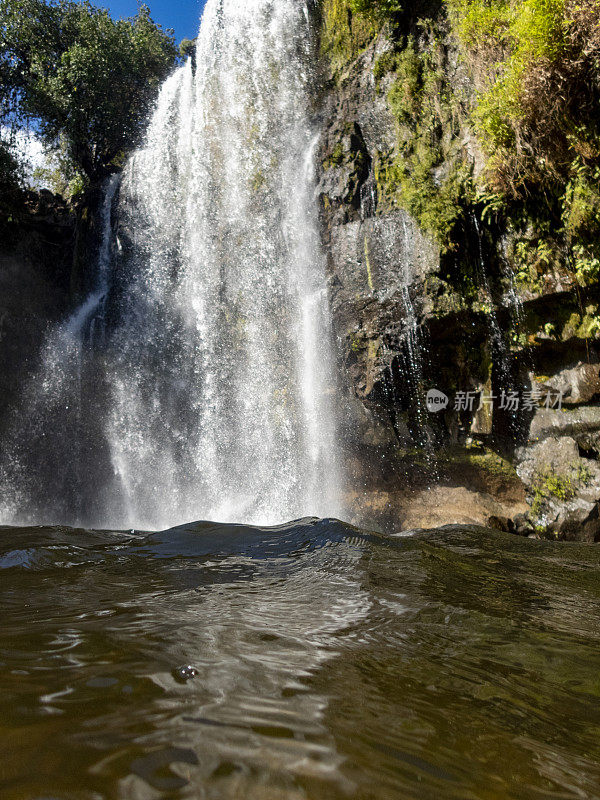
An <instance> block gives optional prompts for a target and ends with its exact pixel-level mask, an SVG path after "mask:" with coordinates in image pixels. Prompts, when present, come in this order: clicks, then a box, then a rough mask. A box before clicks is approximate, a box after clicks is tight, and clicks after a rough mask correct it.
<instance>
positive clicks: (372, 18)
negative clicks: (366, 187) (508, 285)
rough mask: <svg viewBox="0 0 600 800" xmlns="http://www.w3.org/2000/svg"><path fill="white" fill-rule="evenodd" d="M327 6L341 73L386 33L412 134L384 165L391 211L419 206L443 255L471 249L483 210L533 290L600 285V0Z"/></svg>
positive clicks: (393, 97) (390, 88) (378, 173)
mask: <svg viewBox="0 0 600 800" xmlns="http://www.w3.org/2000/svg"><path fill="white" fill-rule="evenodd" d="M400 5H401V6H402V7H400ZM322 9H323V26H322V30H323V36H322V49H323V52H324V54H325V55H327V56H329V58H330V60H331V62H332V66H333V71H334V74H340V72H341V73H343V71H344V69H346V68H347V67H348V65H349V64H350V63H351V62H352V61H353V60H354V59H355V58H357V57H358V55H359V54H360V53H361V51H362V50H364V48H366V47H367V46H368V45H369V44H370V43H371V42H372V41H373V40H374V39H375V38H376V37H377V36H378V35H379V34H380V33H381V32H382V30H383V29H384V28H385V32H386V36H385V39H382V41H387V42H388V48H387V49H386V50H385V51H384V52H383V53H382V54H381V55H380V56H379V58H378V59H377V60H376V62H375V65H374V68H373V76H374V80H375V83H376V86H377V90H378V91H379V92H381V93H385V94H386V95H387V98H388V101H389V107H390V110H391V111H392V112H393V114H394V116H395V118H396V120H397V124H398V142H397V146H396V147H395V148H394V150H393V151H391V152H384V153H379V154H377V156H376V158H375V159H374V169H375V177H376V180H377V184H378V189H379V195H380V208H381V209H382V210H383V211H385V209H386V208H389V207H390V206H392V205H400V206H402V207H404V208H406V209H407V210H408V211H409V212H410V213H411V214H412V215H413V216H414V217H415V219H416V220H417V221H418V222H419V224H420V226H421V227H422V228H423V230H425V231H427V232H429V233H430V234H431V235H432V236H433V237H434V238H435V239H436V240H437V242H438V243H439V245H440V247H441V249H442V252H448V251H458V250H459V249H460V247H461V246H462V242H461V236H462V235H463V234H464V227H465V219H466V217H467V215H468V214H472V213H473V212H474V213H476V215H477V216H478V218H479V219H480V220H481V222H482V223H483V224H484V225H487V226H491V227H492V228H493V229H494V230H495V231H498V230H499V229H502V228H504V229H506V230H508V231H509V232H510V233H511V237H512V241H513V245H514V252H513V254H512V255H513V259H514V264H515V271H516V273H517V274H516V278H517V283H518V284H519V285H521V286H522V287H524V288H527V289H531V290H534V291H539V290H540V288H541V286H542V283H543V279H544V276H545V275H546V274H549V273H552V272H553V271H554V272H556V271H557V270H560V271H561V273H562V274H563V275H564V274H566V275H567V277H569V278H570V279H571V280H572V281H573V282H576V283H577V284H579V285H580V286H589V285H590V284H593V283H596V282H597V281H598V279H599V277H600V237H599V236H598V231H599V226H600V115H599V114H598V109H599V107H600V77H599V76H600V0H440V2H437V3H436V2H429V3H427V2H424V3H419V4H417V3H413V2H408V0H407V2H405V3H402V4H397V3H377V2H374V0H373V1H372V2H355V1H353V0H323V2H322ZM465 87H466V88H465ZM467 142H468V143H469V144H468V147H467V146H465V145H466V143H467ZM474 155H475V157H476V159H477V164H478V167H477V171H476V173H475V171H474V169H473V165H474V163H475V162H474V158H473V156H474Z"/></svg>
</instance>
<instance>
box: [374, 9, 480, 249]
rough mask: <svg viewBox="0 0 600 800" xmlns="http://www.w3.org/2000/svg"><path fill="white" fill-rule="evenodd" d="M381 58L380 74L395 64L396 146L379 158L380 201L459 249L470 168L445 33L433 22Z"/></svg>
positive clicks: (443, 244)
mask: <svg viewBox="0 0 600 800" xmlns="http://www.w3.org/2000/svg"><path fill="white" fill-rule="evenodd" d="M381 58H382V59H383V58H385V61H384V62H383V63H380V62H378V63H377V64H376V69H377V75H380V74H382V73H383V70H384V68H385V69H388V68H391V69H393V80H392V83H391V85H390V88H389V90H388V102H389V106H390V110H391V111H392V113H393V114H394V116H395V118H396V120H397V123H398V145H397V148H396V150H395V152H394V153H387V154H383V153H378V154H377V156H376V158H375V163H374V172H375V180H376V183H377V187H378V191H379V197H380V203H381V204H382V208H383V209H385V208H389V207H390V206H394V205H399V206H401V207H403V208H405V209H406V210H407V211H409V212H410V214H412V216H413V217H415V219H416V220H417V221H418V223H419V225H420V227H421V228H422V229H423V230H424V231H426V232H428V233H430V234H431V235H432V236H433V237H434V238H435V240H436V241H437V243H438V244H439V245H440V248H441V250H442V252H445V251H449V250H453V249H456V247H457V242H456V239H455V237H454V232H455V227H456V223H457V221H458V220H459V219H460V218H461V217H462V216H463V214H464V210H465V205H466V204H468V203H469V202H470V199H471V195H472V194H473V185H472V181H471V172H472V167H471V164H470V163H469V160H468V158H467V157H466V154H465V153H464V152H463V151H462V148H461V144H460V142H459V140H458V133H459V125H458V122H457V113H456V112H457V105H458V101H457V99H456V97H455V96H454V93H453V90H452V88H451V86H450V83H449V81H448V78H447V75H446V69H445V67H446V63H445V59H446V54H445V48H444V45H443V37H442V34H441V32H440V31H439V30H438V29H437V28H436V26H435V25H434V24H433V23H432V24H430V25H429V27H428V29H427V31H426V35H425V37H424V39H423V41H422V42H421V43H420V44H418V43H417V41H416V39H415V38H414V37H413V36H409V37H407V39H406V42H405V44H404V46H403V47H402V48H399V47H398V48H397V49H396V50H395V51H394V52H392V53H386V54H384V56H382V57H381Z"/></svg>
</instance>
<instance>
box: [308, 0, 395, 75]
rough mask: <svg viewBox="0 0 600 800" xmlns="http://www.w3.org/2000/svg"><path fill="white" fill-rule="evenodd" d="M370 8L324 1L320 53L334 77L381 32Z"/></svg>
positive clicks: (345, 1) (348, 1)
mask: <svg viewBox="0 0 600 800" xmlns="http://www.w3.org/2000/svg"><path fill="white" fill-rule="evenodd" d="M381 24H382V23H381V21H380V19H379V18H378V17H377V15H376V14H374V13H373V12H372V10H370V9H364V10H361V9H360V8H358V7H357V4H356V3H355V2H352V1H351V0H322V3H321V36H320V39H321V54H322V55H323V56H324V57H325V58H326V59H327V60H328V61H329V63H330V66H331V68H332V72H333V73H334V74H339V73H341V72H343V71H344V70H345V69H346V68H347V67H348V66H349V64H350V63H352V62H353V61H354V60H355V59H356V58H357V56H358V55H359V54H360V52H361V51H362V50H363V49H364V48H365V47H366V46H367V45H368V44H369V42H371V41H372V40H373V39H374V38H375V36H377V34H378V33H379V31H380V30H381Z"/></svg>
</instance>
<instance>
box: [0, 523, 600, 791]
mask: <svg viewBox="0 0 600 800" xmlns="http://www.w3.org/2000/svg"><path fill="white" fill-rule="evenodd" d="M0 603H1V609H2V611H1V615H2V616H1V618H0V631H1V636H0V688H1V692H0V796H2V797H6V798H8V799H9V800H21V798H26V799H27V800H71V799H72V798H77V799H78V800H79V798H85V799H86V800H87V799H89V800H101V799H103V798H127V800H137V798H140V799H142V800H146V798H148V800H151V799H153V798H244V800H252V799H254V798H257V799H258V798H260V800H271V798H273V799H275V798H281V799H282V800H283V798H286V799H288V798H294V799H295V798H315V799H317V798H318V799H319V800H320V799H321V798H323V800H325V799H327V800H329V799H330V798H332V799H335V798H338V797H339V798H364V799H365V800H366V798H372V799H373V800H374V799H375V798H377V800H385V799H386V798H418V800H429V798H431V800H440V798H442V799H443V798H452V799H454V798H456V800H470V799H471V798H481V800H495V799H496V798H498V799H499V798H515V799H516V800H517V799H518V800H529V799H531V800H542V798H548V800H550V798H552V800H557V799H558V798H561V799H562V798H565V799H566V798H597V797H600V789H599V788H598V787H600V550H599V549H598V548H596V547H594V546H585V545H575V544H554V543H552V542H545V541H534V540H527V539H519V538H517V537H512V536H510V535H505V534H501V533H498V532H492V531H488V530H485V529H481V528H464V527H448V528H443V529H440V530H437V531H431V532H417V533H414V534H411V535H408V536H407V535H403V536H397V537H395V536H384V535H380V534H374V533H369V532H365V531H361V530H358V529H356V528H352V527H350V526H347V525H344V524H343V523H340V522H337V521H334V520H317V519H314V520H313V519H310V520H301V521H297V522H293V523H290V524H288V525H285V526H281V527H278V528H262V529H261V528H251V527H244V526H234V525H217V524H212V523H196V524H192V525H187V526H182V527H180V528H175V529H172V530H170V531H166V532H164V533H152V534H145V533H141V532H131V533H114V532H105V531H84V530H73V529H69V528H41V527H36V528H24V529H15V528H2V529H0Z"/></svg>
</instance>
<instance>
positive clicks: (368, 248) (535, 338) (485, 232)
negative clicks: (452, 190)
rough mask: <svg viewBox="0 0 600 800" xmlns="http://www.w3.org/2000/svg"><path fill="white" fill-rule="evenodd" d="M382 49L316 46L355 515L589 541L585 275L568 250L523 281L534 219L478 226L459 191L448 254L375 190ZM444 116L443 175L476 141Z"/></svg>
mask: <svg viewBox="0 0 600 800" xmlns="http://www.w3.org/2000/svg"><path fill="white" fill-rule="evenodd" d="M348 25H349V30H352V25H353V22H352V18H351V17H349V18H348ZM427 46H428V42H427V40H422V41H421V43H420V44H419V47H421V48H427ZM436 46H438V45H436ZM395 47H396V48H397V43H395V42H394V41H392V39H391V37H390V32H389V29H387V28H386V27H384V28H383V29H382V30H381V31H380V32H379V34H378V35H375V36H373V37H371V38H370V39H369V37H367V44H366V46H364V47H363V48H362V49H361V48H358V50H357V53H356V55H355V57H352V58H346V60H345V62H344V63H343V64H342V67H340V64H339V61H336V60H335V59H333V58H332V57H331V52H329V53H327V52H325V53H324V56H323V58H322V71H323V72H322V82H323V90H322V92H321V95H320V100H319V105H318V108H317V116H318V119H319V122H320V124H321V127H322V136H321V139H320V144H319V149H318V166H319V176H318V177H319V183H318V196H319V203H320V209H321V223H322V238H323V242H324V245H325V248H326V252H327V256H328V263H329V275H330V287H331V302H332V309H333V315H334V325H335V331H336V334H337V337H338V344H339V354H340V360H341V362H342V365H343V370H344V372H345V375H346V376H347V386H348V389H349V393H350V395H351V397H350V399H349V407H350V409H351V411H350V414H349V420H348V425H347V430H346V443H347V447H348V463H349V464H350V465H351V470H352V471H353V481H354V491H353V492H352V495H351V498H350V500H351V503H352V505H353V508H354V511H355V519H356V521H357V522H362V523H365V522H374V521H376V522H377V523H378V524H379V525H386V524H387V525H389V526H390V527H394V526H395V527H397V526H398V524H399V523H400V524H401V525H402V526H403V527H410V526H421V527H427V526H429V525H435V524H443V523H449V522H483V523H487V524H492V525H494V526H496V527H501V528H504V529H507V530H512V531H514V532H515V533H520V534H523V535H542V534H543V535H551V536H555V537H558V538H566V539H580V540H585V541H599V540H600V520H599V514H598V508H599V501H600V467H599V466H598V454H599V452H600V407H599V405H598V403H599V401H600V383H599V380H600V358H599V355H600V353H599V350H598V341H599V338H598V337H599V335H600V317H599V316H598V310H599V308H600V287H599V285H598V282H597V281H589V282H587V284H586V285H583V286H582V285H581V283H578V282H577V281H576V280H575V278H574V276H573V273H572V270H570V269H569V264H568V263H566V259H565V263H564V264H561V263H560V262H558V263H555V264H554V266H553V267H552V269H545V270H543V274H542V275H537V274H536V277H535V280H525V281H524V280H523V279H522V275H519V270H521V271H522V266H521V265H520V263H519V261H518V259H517V257H516V253H517V252H522V250H523V247H524V245H523V239H524V238H525V239H526V238H527V236H529V237H531V238H534V237H535V231H533V230H530V231H525V232H523V231H520V232H519V234H518V235H517V234H516V233H515V231H514V229H511V226H510V225H507V224H505V225H499V224H495V225H487V226H486V225H485V224H484V223H483V221H482V214H481V208H478V207H477V206H476V205H475V204H474V205H473V206H472V207H471V208H469V207H467V206H466V205H463V206H460V207H459V203H458V201H457V208H456V217H457V220H456V221H455V223H454V226H455V230H456V231H458V239H459V242H458V246H457V247H455V248H454V249H453V251H450V252H448V251H447V250H445V249H444V247H443V246H440V243H439V241H436V239H435V238H434V237H433V236H432V235H430V234H429V233H427V232H426V231H425V230H424V228H423V225H422V224H420V223H421V222H422V220H420V221H417V219H416V218H415V217H414V216H411V214H409V213H408V211H407V210H405V209H404V208H403V205H406V204H405V203H403V202H402V196H401V194H402V193H401V192H400V193H399V194H400V198H399V200H398V201H396V202H390V201H389V196H388V192H387V186H386V183H385V180H384V179H383V178H382V168H381V165H382V163H383V162H384V161H385V160H386V159H387V160H388V162H389V160H390V158H395V159H397V158H399V157H400V158H401V157H402V156H401V153H400V156H399V148H404V151H405V152H406V151H407V148H406V136H407V133H406V131H403V130H402V126H401V125H399V122H398V118H397V116H395V115H394V113H393V112H392V109H391V104H390V91H389V88H390V85H391V81H392V80H393V77H386V75H385V74H384V75H383V76H382V74H381V73H382V70H381V64H382V62H384V61H385V60H386V59H387V58H388V56H389V54H390V53H391V52H393V50H394V48H395ZM442 50H443V53H444V56H443V59H442V62H443V66H442V69H443V71H444V75H445V80H446V81H447V82H453V83H454V85H455V87H456V85H459V86H460V91H461V96H462V98H463V101H464V104H465V106H468V105H469V103H470V102H472V98H473V97H474V95H475V87H474V85H472V84H469V79H468V76H467V75H466V74H465V73H464V71H463V70H462V68H461V66H460V63H459V58H458V55H457V53H456V52H455V51H454V50H453V44H452V42H451V40H450V38H449V37H447V36H446V38H445V39H444V41H443V47H442ZM457 115H458V121H457V119H456V116H455V118H454V119H453V121H452V122H450V121H449V122H448V125H449V126H450V125H452V129H451V130H444V127H443V125H441V126H440V130H439V131H438V133H437V135H438V137H439V138H440V141H444V140H447V142H449V144H447V146H445V147H444V148H443V152H444V155H443V157H442V158H441V159H440V161H441V163H439V164H438V166H437V168H436V169H437V171H438V173H439V174H440V175H442V176H443V175H444V174H449V173H450V172H451V171H452V169H454V164H455V162H456V161H457V159H459V158H460V159H462V160H461V169H463V168H466V169H469V170H470V171H471V174H472V175H476V174H477V171H478V170H479V169H481V165H480V163H479V159H480V158H481V154H480V152H479V151H478V148H477V145H476V143H474V142H473V140H472V137H471V134H470V132H469V130H468V126H467V125H466V124H465V119H464V118H462V119H461V116H460V111H459V112H457ZM403 140H404V143H403ZM457 141H458V144H457ZM453 143H454V144H453ZM459 151H460V154H461V155H460V156H458V155H457V153H458V152H459ZM465 165H466V166H465ZM436 180H437V179H436ZM442 180H443V178H440V181H442ZM396 196H397V197H398V194H397V195H396ZM519 248H521V250H520V251H519ZM434 387H435V388H437V389H439V390H441V391H442V392H444V393H445V394H446V395H447V396H448V398H449V403H448V406H447V408H446V409H445V410H443V411H441V412H440V413H432V412H430V411H428V409H427V406H426V393H427V391H428V390H429V389H432V388H434ZM469 393H471V394H469ZM461 398H463V399H462V400H461ZM511 398H512V399H511ZM515 398H516V400H515ZM546 406H548V407H546ZM558 406H560V407H561V410H558Z"/></svg>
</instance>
